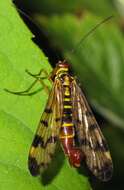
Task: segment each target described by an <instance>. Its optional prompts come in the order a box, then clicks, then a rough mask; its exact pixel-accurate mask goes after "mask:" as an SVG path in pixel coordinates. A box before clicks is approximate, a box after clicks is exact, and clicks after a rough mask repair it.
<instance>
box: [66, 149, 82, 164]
mask: <svg viewBox="0 0 124 190" xmlns="http://www.w3.org/2000/svg"><path fill="white" fill-rule="evenodd" d="M68 157H69V162H70V164H71V165H72V166H74V167H76V168H77V167H80V165H81V160H82V159H83V157H84V156H83V153H82V152H81V150H80V149H78V148H73V149H71V150H69V155H68Z"/></svg>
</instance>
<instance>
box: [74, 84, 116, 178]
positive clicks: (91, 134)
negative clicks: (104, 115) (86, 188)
mask: <svg viewBox="0 0 124 190" xmlns="http://www.w3.org/2000/svg"><path fill="white" fill-rule="evenodd" d="M71 89H72V90H71V91H72V92H71V94H72V104H73V118H74V121H73V122H74V123H75V128H76V131H77V137H78V140H79V144H80V147H81V150H82V151H83V153H84V154H85V159H86V164H87V166H88V168H89V169H90V170H91V171H92V173H93V174H94V175H95V176H96V177H97V178H99V179H100V180H102V181H108V180H109V179H110V178H111V176H112V170H113V165H112V159H111V156H110V153H109V150H108V145H107V143H106V140H105V138H104V137H103V135H102V132H101V130H100V128H99V126H98V124H97V122H96V119H95V117H94V116H93V113H92V111H91V109H90V107H89V105H88V103H87V101H86V99H85V97H84V95H83V93H82V91H81V89H80V87H79V86H78V85H77V83H76V81H75V80H73V81H72V86H71Z"/></svg>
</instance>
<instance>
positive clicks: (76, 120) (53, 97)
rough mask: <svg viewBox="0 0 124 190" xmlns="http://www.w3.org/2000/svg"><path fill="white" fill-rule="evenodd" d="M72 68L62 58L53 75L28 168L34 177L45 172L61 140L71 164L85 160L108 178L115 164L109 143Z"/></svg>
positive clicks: (102, 177)
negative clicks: (72, 73) (72, 74)
mask: <svg viewBox="0 0 124 190" xmlns="http://www.w3.org/2000/svg"><path fill="white" fill-rule="evenodd" d="M69 69H70V66H69V64H68V63H67V62H66V61H65V60H64V61H59V62H58V63H57V65H56V67H55V68H54V69H53V71H52V73H51V75H50V80H51V81H52V83H53V85H52V89H51V92H50V94H49V97H48V101H47V104H46V108H45V110H44V112H43V114H42V116H41V119H40V121H39V125H38V129H37V131H36V134H35V136H34V140H33V142H32V145H31V148H30V151H29V157H28V168H29V170H30V173H31V174H32V175H33V176H37V175H39V174H40V173H41V172H42V171H44V169H46V168H47V167H48V165H49V163H50V162H51V160H52V157H53V155H54V152H55V148H56V144H57V142H58V141H60V143H61V146H62V149H63V151H64V153H65V155H66V157H67V158H68V160H69V163H70V165H71V166H74V167H76V168H78V167H80V166H81V162H82V160H85V162H86V164H87V166H88V168H89V169H90V170H91V172H92V173H93V174H94V175H95V176H96V177H97V178H99V179H100V180H102V181H108V180H109V179H110V178H111V176H112V172H113V164H112V159H111V155H110V152H109V149H108V145H107V142H106V140H105V138H104V136H103V134H102V132H101V130H100V128H99V126H98V124H97V121H96V119H95V117H94V115H93V113H92V111H91V109H90V107H89V105H88V103H87V100H86V98H85V96H84V94H83V92H82V90H81V88H80V87H79V86H78V84H77V82H76V80H75V78H74V77H73V76H71V74H70V72H69ZM32 76H33V75H32ZM36 78H37V77H36ZM38 79H39V78H37V79H36V81H37V80H38ZM36 81H35V82H34V83H36ZM40 82H41V83H42V80H40ZM28 90H29V89H28ZM6 91H8V92H11V91H9V90H6ZM24 92H26V91H24ZM24 92H23V93H24ZM11 93H13V92H11ZM15 94H19V93H15ZM23 95H24V94H23Z"/></svg>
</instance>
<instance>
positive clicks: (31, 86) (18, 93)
mask: <svg viewBox="0 0 124 190" xmlns="http://www.w3.org/2000/svg"><path fill="white" fill-rule="evenodd" d="M38 80H39V79H38V78H37V79H35V81H34V82H33V83H32V84H31V85H30V86H29V87H28V88H27V89H26V90H24V91H19V92H14V91H11V90H8V89H6V88H5V89H4V90H5V91H6V92H9V93H11V94H15V95H20V96H31V95H33V94H36V93H37V92H39V91H41V90H42V88H39V89H37V90H36V91H34V92H31V93H28V92H29V91H30V90H31V89H32V88H33V86H34V85H35V84H36V83H37V82H38Z"/></svg>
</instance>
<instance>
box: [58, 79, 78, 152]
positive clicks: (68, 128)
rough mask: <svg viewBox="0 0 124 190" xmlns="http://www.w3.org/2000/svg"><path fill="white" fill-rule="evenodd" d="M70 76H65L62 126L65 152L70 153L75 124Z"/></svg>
mask: <svg viewBox="0 0 124 190" xmlns="http://www.w3.org/2000/svg"><path fill="white" fill-rule="evenodd" d="M70 85H71V82H70V78H69V76H64V78H63V114H62V126H61V129H60V139H61V143H62V146H63V149H64V152H65V154H69V151H70V149H71V148H72V147H73V146H74V135H75V134H74V124H73V122H72V102H71V89H70Z"/></svg>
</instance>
